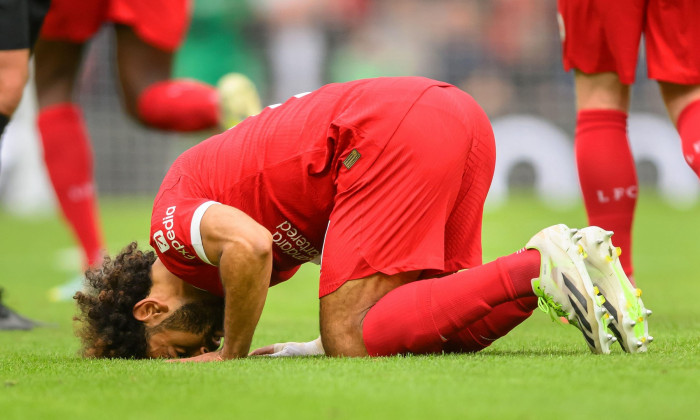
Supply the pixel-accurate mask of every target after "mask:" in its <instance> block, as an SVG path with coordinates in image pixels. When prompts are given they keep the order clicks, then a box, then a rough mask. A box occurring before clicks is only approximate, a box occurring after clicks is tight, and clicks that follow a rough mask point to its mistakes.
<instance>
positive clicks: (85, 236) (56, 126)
mask: <svg viewBox="0 0 700 420" xmlns="http://www.w3.org/2000/svg"><path fill="white" fill-rule="evenodd" d="M38 123H39V131H40V133H41V141H42V144H43V146H44V161H45V162H46V169H47V171H48V174H49V178H50V179H51V183H52V184H53V188H54V191H55V193H56V198H58V202H59V204H60V206H61V210H63V215H64V216H65V218H66V220H67V221H68V224H69V225H70V227H71V229H72V230H73V233H74V234H75V236H76V237H77V239H78V240H79V242H80V244H81V246H82V248H83V253H84V258H85V262H86V263H87V264H88V265H94V264H96V263H99V262H100V261H101V259H102V250H103V248H104V246H103V240H102V233H101V231H100V227H99V222H98V217H97V209H96V207H97V206H96V201H97V199H96V197H95V182H94V179H93V172H92V170H93V159H92V149H91V147H90V142H89V140H88V135H87V132H86V129H85V123H84V122H83V119H82V116H81V112H80V109H79V108H78V107H77V106H76V105H74V104H72V103H62V104H58V105H53V106H50V107H46V108H44V109H42V110H41V111H40V112H39V118H38Z"/></svg>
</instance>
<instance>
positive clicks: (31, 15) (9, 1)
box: [0, 0, 51, 50]
mask: <svg viewBox="0 0 700 420" xmlns="http://www.w3.org/2000/svg"><path fill="white" fill-rule="evenodd" d="M50 4H51V0H0V50H22V49H26V48H32V47H33V46H34V43H35V42H36V39H37V37H38V36H39V30H40V29H41V24H42V23H43V22H44V16H46V12H48V11H49V5H50Z"/></svg>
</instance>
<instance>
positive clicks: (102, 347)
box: [73, 242, 156, 359]
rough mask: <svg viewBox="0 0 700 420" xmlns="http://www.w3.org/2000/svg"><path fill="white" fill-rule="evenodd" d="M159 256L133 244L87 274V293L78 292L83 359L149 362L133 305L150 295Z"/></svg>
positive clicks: (143, 329)
mask: <svg viewBox="0 0 700 420" xmlns="http://www.w3.org/2000/svg"><path fill="white" fill-rule="evenodd" d="M155 260H156V256H155V254H154V253H153V252H152V251H148V252H143V251H141V250H139V249H138V244H137V243H136V242H132V243H130V244H129V245H128V246H127V247H126V248H124V249H123V250H122V251H121V252H120V253H119V254H117V256H116V257H114V259H112V258H109V257H105V259H104V262H103V264H102V266H101V267H96V268H93V269H90V270H88V271H87V272H86V273H85V278H86V281H87V290H86V291H85V292H77V293H76V294H75V296H73V299H75V300H76V301H77V303H78V309H79V311H80V312H79V314H78V315H77V316H76V317H75V318H74V320H75V321H78V323H79V324H78V325H77V326H76V335H77V336H78V337H80V340H81V342H82V349H81V353H82V355H83V356H84V357H97V358H133V359H143V358H146V350H147V342H146V328H145V326H144V324H143V322H141V321H139V320H137V319H136V318H134V315H133V309H134V305H135V304H136V303H137V302H139V301H140V300H142V299H144V298H145V297H146V296H148V294H149V293H150V290H151V286H152V284H153V282H152V281H151V277H150V270H151V266H152V265H153V262H154V261H155Z"/></svg>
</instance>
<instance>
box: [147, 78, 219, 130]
mask: <svg viewBox="0 0 700 420" xmlns="http://www.w3.org/2000/svg"><path fill="white" fill-rule="evenodd" d="M138 113H139V118H140V119H141V121H143V123H144V124H147V125H149V126H151V127H154V128H159V129H161V130H172V131H198V130H205V129H208V128H217V127H218V124H219V95H218V93H217V92H216V89H215V88H214V87H212V86H210V85H207V84H205V83H201V82H197V81H194V80H184V79H178V80H166V81H164V82H158V83H154V84H152V85H150V86H149V87H147V88H146V89H144V91H143V92H141V95H140V96H139V103H138Z"/></svg>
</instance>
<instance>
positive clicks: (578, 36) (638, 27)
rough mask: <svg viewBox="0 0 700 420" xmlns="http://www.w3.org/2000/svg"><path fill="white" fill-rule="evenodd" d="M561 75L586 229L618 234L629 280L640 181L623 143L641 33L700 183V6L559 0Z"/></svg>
mask: <svg viewBox="0 0 700 420" xmlns="http://www.w3.org/2000/svg"><path fill="white" fill-rule="evenodd" d="M558 7H559V23H560V32H561V37H562V42H563V59H564V69H565V70H570V69H575V71H576V72H575V86H576V108H577V111H578V117H577V124H576V135H575V153H576V163H577V166H578V173H579V181H580V184H581V190H582V192H583V198H584V203H585V206H586V212H587V213H588V222H589V224H591V225H596V226H600V227H603V228H605V229H608V230H612V231H614V232H615V243H616V244H618V245H619V246H620V248H621V249H622V255H621V256H620V260H621V262H622V266H623V268H624V270H625V273H626V274H627V275H631V274H632V271H633V266H632V248H631V234H632V222H633V219H634V211H635V205H636V202H637V192H638V181H637V174H636V168H635V163H634V160H633V157H632V153H631V150H630V146H629V141H628V138H627V114H628V111H629V106H630V85H631V84H632V83H634V77H635V68H636V64H637V56H638V48H639V43H640V38H641V35H642V34H644V39H645V46H646V60H647V68H648V74H649V78H651V79H655V80H657V81H658V82H659V87H660V89H661V96H662V98H663V100H664V102H665V104H666V109H667V111H668V114H669V116H670V118H671V121H672V122H673V124H674V125H675V126H676V129H677V130H678V133H679V134H680V137H681V141H682V150H683V156H684V157H685V160H686V162H687V163H688V165H690V167H691V168H692V169H693V171H695V173H696V174H697V175H698V176H700V48H699V47H698V46H699V45H700V27H699V26H698V25H696V22H698V21H699V20H700V2H697V1H695V0H678V1H674V2H668V1H660V0H621V1H615V2H609V1H605V0H576V1H573V0H559V1H558Z"/></svg>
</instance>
